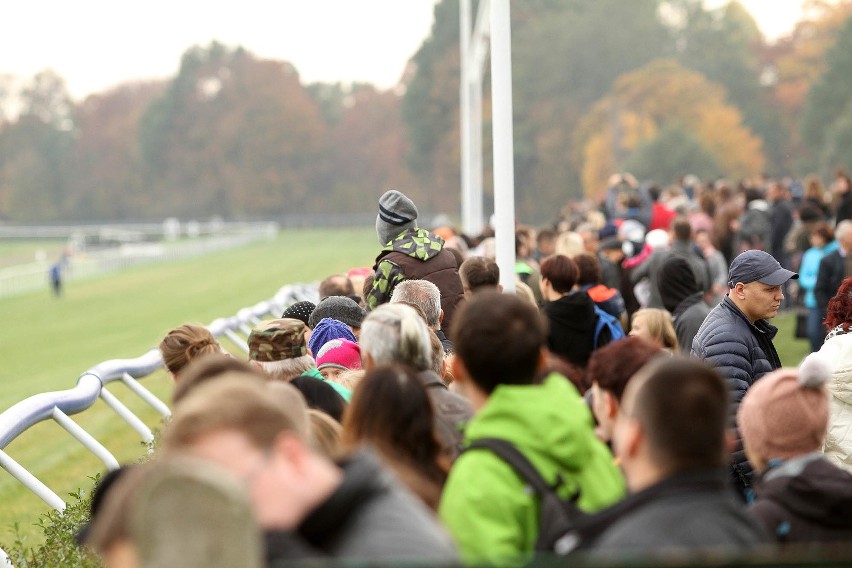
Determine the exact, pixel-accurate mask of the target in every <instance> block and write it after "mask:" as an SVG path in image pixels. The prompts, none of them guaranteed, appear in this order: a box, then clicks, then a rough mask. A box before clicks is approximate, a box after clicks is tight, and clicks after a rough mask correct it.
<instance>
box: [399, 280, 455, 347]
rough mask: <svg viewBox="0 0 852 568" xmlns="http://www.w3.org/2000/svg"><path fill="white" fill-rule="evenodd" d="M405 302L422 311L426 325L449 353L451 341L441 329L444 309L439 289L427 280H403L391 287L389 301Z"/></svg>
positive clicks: (451, 345)
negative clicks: (391, 292) (391, 291)
mask: <svg viewBox="0 0 852 568" xmlns="http://www.w3.org/2000/svg"><path fill="white" fill-rule="evenodd" d="M396 302H407V303H410V304H414V305H415V306H417V307H419V308H420V309H421V310H422V311H423V316H424V317H425V318H426V325H427V326H428V327H429V329H430V330H431V331H432V333H434V334H435V335H437V336H438V339H440V340H441V345H443V346H444V352H445V353H451V352H452V350H453V342H452V341H450V340H449V339H447V336H446V335H445V334H444V332H443V330H441V322H442V321H443V320H444V310H442V309H441V291H440V290H438V287H437V286H435V285H434V284H432V283H431V282H429V281H428V280H405V281H404V282H400V283H399V284H397V285H396V287H395V288H394V289H393V294H391V299H390V303H391V304H393V303H396Z"/></svg>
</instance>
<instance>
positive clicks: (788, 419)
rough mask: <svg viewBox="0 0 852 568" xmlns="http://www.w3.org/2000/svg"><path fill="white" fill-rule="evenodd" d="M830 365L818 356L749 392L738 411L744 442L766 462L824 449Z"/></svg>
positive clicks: (776, 373)
mask: <svg viewBox="0 0 852 568" xmlns="http://www.w3.org/2000/svg"><path fill="white" fill-rule="evenodd" d="M830 374H831V369H830V367H829V365H828V364H827V363H826V362H825V361H823V360H821V359H819V358H818V357H815V356H810V357H808V358H807V359H805V360H804V362H802V364H801V366H800V367H799V368H798V369H779V370H777V371H774V372H772V373H769V374H768V375H765V376H764V377H762V378H761V379H760V380H758V381H757V382H756V383H754V385H752V386H751V388H749V390H748V392H747V393H746V395H745V397H744V398H743V400H742V402H741V403H740V407H739V410H738V412H737V423H738V424H739V427H740V433H741V434H742V438H743V442H744V443H745V444H746V445H747V446H749V448H750V449H751V451H753V452H754V453H755V454H756V455H758V456H760V457H761V458H763V459H766V460H772V459H788V458H791V457H793V456H798V455H802V454H807V453H809V452H814V451H817V450H819V449H820V447H821V446H822V443H823V440H824V438H825V434H826V430H827V428H828V393H827V391H826V389H825V383H826V382H827V381H828V377H829V375H830Z"/></svg>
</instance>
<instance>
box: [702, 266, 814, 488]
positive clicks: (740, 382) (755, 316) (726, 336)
mask: <svg viewBox="0 0 852 568" xmlns="http://www.w3.org/2000/svg"><path fill="white" fill-rule="evenodd" d="M798 277H799V275H798V274H796V273H795V272H792V271H790V270H787V269H786V268H782V267H781V265H780V264H779V263H778V261H777V260H775V259H774V258H773V257H772V255H770V254H769V253H767V252H764V251H761V250H747V251H745V252H743V253H741V254H740V255H739V256H737V257H736V258H735V259H734V260H733V262H731V267H730V269H729V271H728V278H729V281H728V288H730V290H729V291H728V295H727V296H725V297H724V298H723V299H722V301H721V302H719V305H717V306H716V307H715V308H713V310H712V311H711V312H710V314H709V315H708V316H707V319H705V320H704V323H702V324H701V327H700V328H699V329H698V333H697V334H696V335H695V339H693V340H692V354H693V355H694V356H696V357H698V358H700V359H703V360H705V361H706V362H708V363H710V364H711V365H713V366H714V367H716V369H717V370H718V371H719V372H720V373H721V374H722V376H723V377H725V379H726V380H727V382H728V389H729V390H730V391H731V417H732V419H733V420H732V422H733V423H734V424H736V413H737V409H738V408H739V404H740V401H741V400H742V399H743V397H744V396H745V394H746V392H747V391H748V389H749V387H750V386H751V385H752V384H754V382H755V381H757V380H758V379H759V378H760V377H762V376H763V375H765V374H766V373H769V372H770V371H774V370H775V369H778V368H780V367H781V360H780V359H779V357H778V352H777V351H776V350H775V346H774V345H773V344H772V339H773V338H774V337H775V334H776V333H777V332H778V328H776V327H775V326H773V325H771V324H770V323H769V322H768V321H767V320H769V319H772V318H774V317H775V316H776V315H777V314H778V308H780V307H781V302H782V301H783V300H784V293H783V292H782V289H781V288H782V285H783V284H784V283H786V282H787V281H788V280H790V279H791V278H794V279H795V278H798ZM731 474H732V479H733V482H734V485H735V486H736V487H738V488H739V489H740V490H742V491H745V490H746V489H747V488H748V487H750V485H751V481H752V476H753V474H752V467H751V465H750V464H749V463H748V460H747V459H746V456H745V452H743V448H742V440H741V439H739V434H738V435H737V447H736V450H735V452H734V455H733V462H732V464H731Z"/></svg>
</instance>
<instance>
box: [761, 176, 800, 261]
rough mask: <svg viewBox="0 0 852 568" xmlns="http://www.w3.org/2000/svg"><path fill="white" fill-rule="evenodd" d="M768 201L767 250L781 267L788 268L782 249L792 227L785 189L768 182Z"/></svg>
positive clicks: (788, 199)
mask: <svg viewBox="0 0 852 568" xmlns="http://www.w3.org/2000/svg"><path fill="white" fill-rule="evenodd" d="M766 197H767V199H768V200H769V204H770V209H769V224H770V230H769V250H768V252H769V253H770V254H771V255H772V256H774V257H775V260H777V261H778V262H779V263H780V264H781V266H783V267H784V268H790V258H789V255H788V254H787V250H786V249H785V248H784V239H785V238H786V237H787V233H789V232H790V229H791V228H792V227H793V205H792V204H791V203H790V194H789V192H788V191H787V188H786V187H784V186H783V185H782V184H780V183H778V182H777V181H774V180H773V181H770V182H769V186H768V187H767V190H766Z"/></svg>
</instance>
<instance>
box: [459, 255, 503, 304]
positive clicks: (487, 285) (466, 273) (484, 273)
mask: <svg viewBox="0 0 852 568" xmlns="http://www.w3.org/2000/svg"><path fill="white" fill-rule="evenodd" d="M459 276H460V277H461V281H462V288H463V289H464V297H465V298H470V296H471V295H472V294H475V293H477V292H480V291H483V290H497V291H498V292H502V291H503V286H502V285H501V284H500V267H499V266H497V263H496V262H494V260H493V259H490V258H486V257H484V256H471V257H469V258H467V259H466V260H465V261H464V262H463V263H462V265H461V266H460V267H459Z"/></svg>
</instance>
